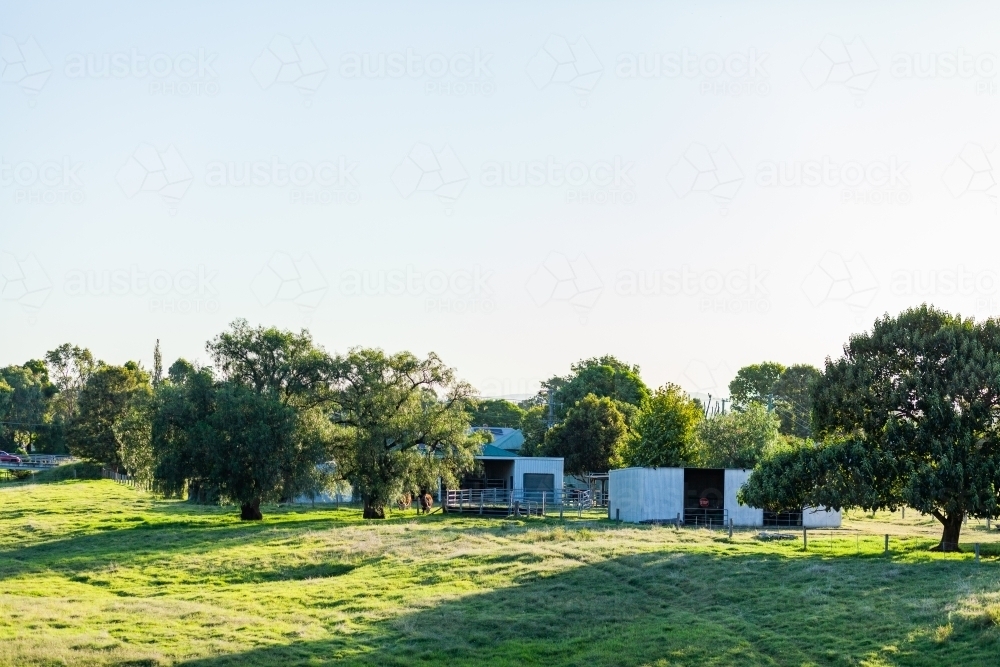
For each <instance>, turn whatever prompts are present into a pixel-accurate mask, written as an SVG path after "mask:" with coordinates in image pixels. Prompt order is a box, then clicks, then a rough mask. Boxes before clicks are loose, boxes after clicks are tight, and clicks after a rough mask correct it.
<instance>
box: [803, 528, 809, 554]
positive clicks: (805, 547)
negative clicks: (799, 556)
mask: <svg viewBox="0 0 1000 667" xmlns="http://www.w3.org/2000/svg"><path fill="white" fill-rule="evenodd" d="M802 550H803V551H808V550H809V533H808V532H806V527H805V526H802Z"/></svg>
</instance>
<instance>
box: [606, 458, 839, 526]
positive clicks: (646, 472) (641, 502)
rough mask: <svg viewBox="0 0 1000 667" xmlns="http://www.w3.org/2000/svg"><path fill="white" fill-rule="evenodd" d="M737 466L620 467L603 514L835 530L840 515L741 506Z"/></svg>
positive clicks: (746, 473)
mask: <svg viewBox="0 0 1000 667" xmlns="http://www.w3.org/2000/svg"><path fill="white" fill-rule="evenodd" d="M750 473H751V471H750V470H748V469H740V468H727V469H722V468H624V469H621V470H612V471H611V474H610V481H609V484H608V493H609V503H608V516H609V517H610V518H612V519H620V520H622V521H629V522H633V523H641V522H646V521H677V520H678V519H679V520H680V521H681V523H684V524H688V525H708V526H723V525H728V524H729V522H730V521H732V523H733V525H734V526H789V527H791V526H804V527H806V528H837V527H840V519H841V516H840V512H837V511H829V510H826V509H825V508H822V507H821V508H808V507H807V508H805V509H803V511H802V512H781V513H775V512H765V511H764V510H762V509H760V508H758V507H750V506H747V505H743V504H741V503H740V502H739V501H738V500H737V499H736V494H737V492H738V491H739V490H740V488H742V486H743V485H744V484H746V481H747V479H749V478H750Z"/></svg>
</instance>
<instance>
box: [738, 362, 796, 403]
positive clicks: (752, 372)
mask: <svg viewBox="0 0 1000 667" xmlns="http://www.w3.org/2000/svg"><path fill="white" fill-rule="evenodd" d="M784 370H785V367H784V366H782V365H781V364H779V363H776V362H773V361H765V362H764V363H761V364H752V365H750V366H744V367H743V368H741V369H740V370H739V371H738V372H737V373H736V377H735V378H733V381H732V382H730V383H729V397H730V398H731V399H732V401H733V408H735V409H736V410H744V409H746V408H747V406H749V405H750V404H751V403H763V404H764V405H769V404H770V402H771V400H772V394H773V393H774V385H775V383H776V382H777V381H778V378H779V377H781V373H782V372H783V371H784Z"/></svg>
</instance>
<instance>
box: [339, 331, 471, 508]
mask: <svg viewBox="0 0 1000 667" xmlns="http://www.w3.org/2000/svg"><path fill="white" fill-rule="evenodd" d="M331 378H332V389H333V391H332V397H331V401H332V406H333V413H332V416H331V420H332V421H333V423H334V425H335V426H336V427H337V434H336V461H337V466H338V469H339V471H340V474H342V475H343V476H344V477H345V478H346V479H347V480H348V481H350V483H351V485H352V486H353V487H354V489H355V491H356V492H357V493H359V494H360V495H361V497H362V500H363V501H364V516H365V517H366V518H384V517H385V508H386V506H388V505H389V503H390V502H391V501H392V499H393V498H395V497H398V495H399V494H400V493H403V492H405V491H427V490H429V489H428V487H427V486H424V485H426V484H428V483H429V481H430V479H431V478H432V477H436V476H440V477H441V478H443V479H444V480H445V483H449V482H450V483H452V484H454V483H455V481H456V480H457V477H458V476H459V475H460V474H461V473H463V472H465V471H468V470H471V469H472V467H473V465H474V459H473V457H474V456H475V454H476V453H477V452H478V450H479V448H480V446H481V444H482V442H483V439H482V438H483V436H481V435H479V434H470V432H469V415H468V412H467V411H466V410H467V407H468V406H469V404H470V403H471V402H472V400H473V395H474V392H473V389H472V387H471V386H470V385H468V384H467V383H465V382H461V381H459V380H458V379H457V378H456V377H455V373H454V371H453V370H452V369H450V368H448V367H447V366H445V364H444V363H443V362H442V361H441V359H440V358H438V356H437V355H436V354H434V353H431V354H429V355H428V356H427V357H426V358H425V359H420V358H418V357H416V356H415V355H413V354H411V353H409V352H401V353H397V354H387V353H385V352H383V351H382V350H378V349H367V348H356V349H353V350H351V351H350V352H348V353H347V354H346V355H343V356H340V357H337V358H336V359H335V360H334V363H333V370H332V375H331ZM408 481H409V482H410V483H413V484H420V485H421V486H422V487H423V488H418V489H406V488H404V487H405V486H406V483H407V482H408Z"/></svg>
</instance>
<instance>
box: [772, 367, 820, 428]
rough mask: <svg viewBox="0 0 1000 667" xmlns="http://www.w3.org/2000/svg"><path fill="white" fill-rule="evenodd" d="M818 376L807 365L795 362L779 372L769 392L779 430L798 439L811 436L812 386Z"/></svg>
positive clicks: (814, 369) (814, 368) (818, 372)
mask: <svg viewBox="0 0 1000 667" xmlns="http://www.w3.org/2000/svg"><path fill="white" fill-rule="evenodd" d="M821 375H822V373H820V371H819V369H818V368H816V367H815V366H810V365H809V364H795V365H793V366H789V367H788V368H786V369H785V370H783V371H782V372H781V375H780V376H779V377H778V379H777V381H776V382H775V383H774V385H773V386H772V388H771V391H772V392H773V394H774V411H775V413H776V414H777V415H778V418H779V419H780V420H781V432H782V433H784V434H786V435H793V436H796V437H798V438H808V437H810V436H811V435H812V425H811V419H812V388H813V385H815V384H816V382H817V380H819V378H820V376H821Z"/></svg>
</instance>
